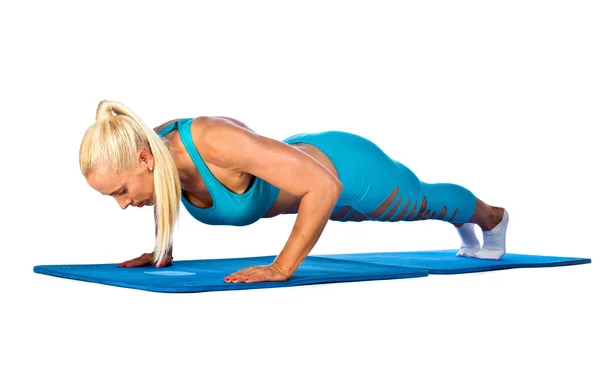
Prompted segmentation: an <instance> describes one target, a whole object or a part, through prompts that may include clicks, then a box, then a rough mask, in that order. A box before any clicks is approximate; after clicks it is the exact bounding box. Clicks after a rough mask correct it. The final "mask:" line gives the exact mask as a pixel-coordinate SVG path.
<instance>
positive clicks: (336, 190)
mask: <svg viewBox="0 0 600 378" xmlns="http://www.w3.org/2000/svg"><path fill="white" fill-rule="evenodd" d="M340 193H341V188H340V187H339V185H338V184H335V183H334V184H332V186H325V187H322V188H319V189H315V190H312V191H310V192H308V193H306V194H305V195H304V197H302V200H301V201H300V206H299V207H298V215H297V217H296V222H295V223H294V227H293V229H292V232H291V234H290V237H289V239H288V241H287V243H286V244H285V246H284V248H283V250H282V251H281V253H280V254H279V256H277V258H276V259H275V261H274V262H273V265H275V266H276V267H277V268H278V269H280V270H282V271H283V273H285V274H287V275H288V276H291V275H292V274H294V272H295V271H296V269H298V266H300V264H301V263H302V261H304V259H305V258H306V256H307V255H308V254H309V253H310V251H311V250H312V249H313V247H314V246H315V244H316V243H317V240H319V237H320V236H321V234H322V233H323V229H324V228H325V225H326V224H327V221H328V220H329V216H330V215H331V213H332V211H333V209H334V207H335V204H336V202H337V200H338V198H339V196H340Z"/></svg>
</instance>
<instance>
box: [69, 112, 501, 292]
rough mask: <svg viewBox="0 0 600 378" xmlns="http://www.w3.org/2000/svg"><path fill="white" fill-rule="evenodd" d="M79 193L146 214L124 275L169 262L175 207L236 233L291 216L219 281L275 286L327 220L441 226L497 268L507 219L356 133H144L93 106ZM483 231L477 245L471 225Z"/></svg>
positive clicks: (193, 125)
mask: <svg viewBox="0 0 600 378" xmlns="http://www.w3.org/2000/svg"><path fill="white" fill-rule="evenodd" d="M79 162H80V166H81V171H82V173H83V175H84V176H85V178H86V180H87V182H88V183H89V185H90V186H91V187H92V188H94V189H96V190H97V191H99V192H100V193H102V194H105V195H110V196H112V197H114V198H115V199H116V200H117V202H118V203H119V205H120V206H121V208H123V209H125V208H127V207H128V206H138V207H142V206H148V205H153V206H154V213H155V220H156V246H155V250H154V252H153V253H145V254H143V255H141V256H139V257H137V258H134V259H132V260H128V261H125V262H123V263H120V264H119V266H123V267H136V266H143V265H149V264H156V266H158V267H163V266H168V265H171V263H172V259H173V257H172V233H173V229H174V225H175V222H176V220H177V217H178V213H179V203H180V202H182V203H183V204H184V206H185V208H186V209H187V210H188V211H189V212H190V214H191V215H192V216H193V217H194V218H196V219H197V220H199V221H201V222H204V223H207V224H215V225H236V226H244V225H248V224H251V223H253V222H255V221H257V220H258V219H260V218H267V217H273V216H276V215H279V214H297V217H296V222H295V224H294V227H293V229H292V232H291V235H290V237H289V239H288V241H287V243H286V244H285V246H284V247H283V249H282V251H281V253H280V254H279V255H278V256H277V258H276V259H275V260H274V261H273V263H272V264H270V265H268V266H256V267H249V268H247V269H243V270H240V271H238V272H235V273H232V274H230V275H229V276H227V277H225V278H224V280H225V281H226V282H233V283H239V282H261V281H285V280H287V279H289V278H290V277H291V276H292V275H293V274H294V272H295V271H296V269H297V268H298V266H299V265H300V264H301V263H302V261H303V260H304V258H305V257H306V256H307V255H308V253H309V252H310V251H311V249H312V248H313V247H314V245H315V243H316V242H317V240H318V239H319V236H320V235H321V233H322V232H323V229H324V228H325V225H326V224H327V221H328V220H336V221H355V222H359V221H364V220H377V221H390V222H394V221H401V220H403V221H415V220H425V219H438V220H442V221H446V222H449V223H452V224H453V225H454V226H455V227H456V229H457V231H458V234H459V236H460V238H461V241H462V244H461V247H460V250H459V251H458V255H459V256H463V257H473V258H481V259H500V258H501V257H502V256H503V255H504V253H505V250H506V248H505V239H506V228H507V225H508V213H507V212H506V211H505V210H504V209H503V208H501V207H495V206H489V205H487V204H486V203H484V202H483V201H481V200H480V199H478V198H476V197H475V196H474V195H473V194H472V193H471V192H470V191H469V190H467V189H465V188H464V187H462V186H459V185H455V184H447V183H440V184H428V183H424V182H421V181H420V180H419V179H418V178H417V177H416V176H415V174H414V173H413V172H411V171H410V170H409V169H408V168H407V167H406V166H404V165H403V164H401V163H399V162H397V161H395V160H393V159H391V158H389V157H388V156H387V155H386V154H385V153H384V152H383V151H382V150H381V149H379V147H377V146H376V145H375V144H373V143H372V142H370V141H369V140H367V139H365V138H362V137H360V136H358V135H354V134H350V133H345V132H341V131H327V132H323V133H313V134H298V135H295V136H292V137H289V138H287V139H285V140H283V141H282V142H280V141H276V140H273V139H269V138H267V137H264V136H260V135H258V134H255V133H254V132H253V131H252V130H250V129H249V128H248V127H247V126H246V125H244V124H243V123H241V122H239V121H237V120H234V119H231V118H226V117H198V118H194V119H192V118H187V119H177V120H173V121H170V122H167V123H165V124H163V125H162V126H159V127H157V128H155V129H154V131H153V130H151V129H149V128H148V127H147V126H146V125H145V124H144V123H143V122H142V121H141V119H140V118H138V117H137V116H136V115H135V114H134V113H133V112H131V110H129V109H128V108H127V107H125V106H124V105H123V104H120V103H118V102H109V101H102V102H100V104H99V105H98V109H97V111H96V122H95V123H94V124H93V125H92V126H90V127H89V128H88V130H87V131H86V133H85V135H84V137H83V140H82V143H81V147H80V154H79ZM474 224H476V225H478V226H479V227H481V229H482V231H483V246H482V247H480V244H479V240H478V239H477V237H476V235H475V231H474V228H473V225H474Z"/></svg>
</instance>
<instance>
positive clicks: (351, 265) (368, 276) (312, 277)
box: [33, 256, 427, 293]
mask: <svg viewBox="0 0 600 378" xmlns="http://www.w3.org/2000/svg"><path fill="white" fill-rule="evenodd" d="M274 259H275V256H262V257H250V258H228V259H214V260H189V261H175V262H174V263H173V265H172V266H170V267H166V268H155V267H140V268H120V267H118V266H117V265H116V264H89V265H38V266H35V267H34V268H33V270H34V272H36V273H41V274H47V275H51V276H56V277H62V278H70V279H74V280H80V281H88V282H95V283H100V284H106V285H112V286H120V287H127V288H132V289H141V290H148V291H159V292H171V293H185V292H203V291H221V290H244V289H258V288H267V287H283V286H298V285H307V284H316V283H330V282H349V281H366V280H383V279H396V278H412V277H424V276H427V270H425V269H414V268H405V267H401V266H394V265H380V264H373V263H369V262H368V261H366V260H365V261H361V262H359V261H344V260H337V259H328V258H320V257H315V256H308V257H307V258H306V259H305V260H304V262H303V263H302V265H300V267H299V268H298V270H297V271H296V273H294V275H293V276H292V278H291V279H289V280H288V281H286V282H258V283H227V282H224V281H223V279H224V278H225V277H226V276H227V275H229V274H230V273H233V272H236V271H238V270H240V269H244V268H248V267H250V266H256V265H268V264H270V263H271V262H272V261H273V260H274Z"/></svg>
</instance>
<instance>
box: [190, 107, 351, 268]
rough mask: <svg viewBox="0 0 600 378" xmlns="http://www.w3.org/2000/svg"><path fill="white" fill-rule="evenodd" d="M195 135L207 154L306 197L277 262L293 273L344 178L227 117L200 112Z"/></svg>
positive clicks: (213, 160)
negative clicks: (341, 178)
mask: <svg viewBox="0 0 600 378" xmlns="http://www.w3.org/2000/svg"><path fill="white" fill-rule="evenodd" d="M192 137H193V139H194V143H195V144H196V148H197V149H198V151H200V153H201V154H202V157H203V158H204V159H205V160H206V161H209V162H211V163H212V164H215V165H218V166H220V167H224V168H228V169H232V170H236V171H239V172H247V173H250V174H252V175H254V176H256V177H260V178H261V179H263V180H265V181H267V182H269V183H271V184H272V185H274V186H276V187H278V188H280V189H281V190H284V191H286V192H289V193H291V194H293V195H296V196H298V197H301V201H300V206H299V208H298V215H297V217H296V222H295V224H294V227H293V229H292V232H291V235H290V237H289V239H288V241H287V243H286V244H285V246H284V247H283V249H282V251H281V253H280V254H279V256H278V257H277V258H276V260H275V261H274V263H273V265H274V267H275V268H277V269H278V270H279V271H280V272H281V273H283V274H285V275H287V277H290V276H291V275H292V274H293V273H294V272H295V271H296V269H297V268H298V266H299V265H300V264H301V263H302V261H303V260H304V258H305V257H306V256H307V255H308V253H309V252H310V251H311V250H312V248H313V247H314V245H315V244H316V242H317V240H318V239H319V237H320V236H321V233H322V232H323V229H324V228H325V225H326V223H327V221H328V220H329V216H330V215H331V212H332V211H333V209H334V207H335V204H336V202H337V200H338V198H339V196H340V194H341V192H342V184H341V182H340V181H339V180H338V179H337V177H335V176H334V175H333V174H332V173H331V172H330V171H329V170H327V168H325V167H324V166H323V165H321V164H320V163H319V162H317V161H316V160H314V159H313V158H312V157H310V156H309V155H307V154H305V153H303V152H302V151H299V150H298V149H296V148H294V147H292V146H289V145H287V144H285V143H282V142H279V141H276V140H273V139H270V138H267V137H263V136H260V135H258V134H255V133H252V132H251V131H248V130H246V129H244V128H242V127H239V126H237V125H235V124H234V123H232V122H231V121H229V120H227V119H223V118H207V117H201V118H197V119H196V120H194V121H193V123H192Z"/></svg>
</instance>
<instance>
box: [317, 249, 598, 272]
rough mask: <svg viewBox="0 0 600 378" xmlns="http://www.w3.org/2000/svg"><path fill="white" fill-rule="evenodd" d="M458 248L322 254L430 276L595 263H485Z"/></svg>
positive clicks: (531, 258)
mask: <svg viewBox="0 0 600 378" xmlns="http://www.w3.org/2000/svg"><path fill="white" fill-rule="evenodd" d="M457 252H458V251H457V250H455V249H444V250H437V251H415V252H374V253H352V254H332V255H320V256H322V257H327V258H331V259H337V260H344V261H358V262H360V261H368V262H370V263H376V264H382V265H393V266H403V267H407V268H415V269H425V270H427V271H428V272H429V274H458V273H473V272H484V271H489V270H501V269H513V268H539V267H552V266H566V265H577V264H588V263H591V262H592V260H591V259H588V258H581V257H559V256H541V255H521V254H515V253H507V254H505V255H504V256H502V258H501V259H500V260H481V259H475V258H469V257H458V256H456V253H457Z"/></svg>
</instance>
